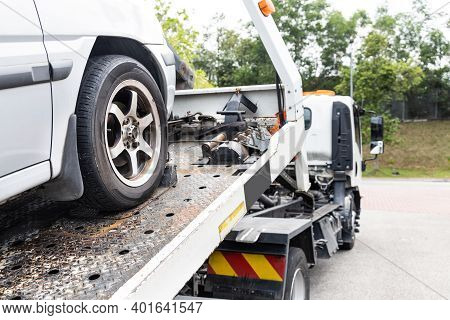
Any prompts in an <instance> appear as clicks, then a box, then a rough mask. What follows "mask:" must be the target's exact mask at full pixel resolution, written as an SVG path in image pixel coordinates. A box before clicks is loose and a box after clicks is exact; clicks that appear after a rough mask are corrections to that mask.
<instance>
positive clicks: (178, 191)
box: [0, 143, 239, 299]
mask: <svg viewBox="0 0 450 320" xmlns="http://www.w3.org/2000/svg"><path fill="white" fill-rule="evenodd" d="M170 149H171V154H173V155H176V157H175V158H176V162H175V164H176V165H177V166H178V183H177V185H176V186H174V187H168V188H159V189H158V190H157V191H156V192H155V194H154V195H153V197H152V198H151V199H150V200H149V201H148V202H147V203H146V204H144V205H142V206H141V207H139V208H137V209H135V210H131V211H126V212H121V213H118V214H115V215H109V216H108V215H102V214H98V213H95V212H90V211H89V210H86V209H83V208H73V205H72V208H71V206H70V205H67V204H54V203H49V202H44V201H42V200H39V199H35V200H34V201H29V199H28V197H25V199H16V200H14V201H13V202H12V203H9V204H6V205H4V206H3V208H2V207H0V210H1V217H2V218H1V220H6V219H8V220H9V219H10V218H11V217H13V216H15V217H16V222H15V224H16V225H19V227H20V226H23V225H24V224H29V223H30V221H32V225H28V226H27V227H26V228H25V230H21V231H22V233H20V234H19V235H17V234H16V235H15V237H12V238H11V237H10V238H9V239H8V241H3V242H2V243H1V244H0V256H1V257H2V259H1V260H0V299H12V298H16V299H19V298H20V299H109V298H112V297H113V296H114V294H117V293H118V290H120V289H121V288H122V289H124V288H126V283H127V282H128V281H129V280H130V279H132V278H133V277H134V276H136V275H138V276H139V272H141V276H142V271H143V269H145V273H146V274H149V273H151V272H152V269H154V268H156V267H157V266H158V265H159V262H160V260H163V259H165V258H167V256H169V255H170V254H171V253H172V247H175V246H176V245H177V244H179V243H181V242H183V240H185V239H186V236H187V235H188V233H189V232H191V231H192V230H193V229H195V228H196V226H197V224H199V223H200V222H201V221H200V220H203V219H202V217H199V216H200V214H201V213H202V212H203V211H204V209H205V208H207V207H209V206H210V205H211V204H212V203H213V202H214V201H215V200H216V199H217V198H218V197H219V196H220V195H221V194H222V193H223V192H224V191H225V190H226V189H227V188H228V187H230V186H231V185H232V184H233V182H235V181H236V180H238V178H239V176H237V175H233V174H234V173H235V172H236V170H237V168H235V167H233V166H231V167H226V166H201V165H193V164H191V163H194V162H195V161H196V160H197V159H199V158H200V157H201V148H200V147H199V146H198V143H177V144H174V145H172V146H171V147H170ZM18 217H19V218H18ZM55 217H59V219H57V220H56V221H55ZM17 219H19V220H17ZM24 221H27V222H26V223H25V222H24ZM9 223H11V222H9ZM46 223H48V224H49V225H48V226H38V225H37V224H44V225H45V224H46ZM3 225H6V222H5V223H4V224H3ZM8 227H12V226H8ZM216 230H217V229H216ZM203 247H204V246H203V245H202V244H201V243H200V244H199V249H200V248H203ZM174 250H176V249H174ZM188 253H189V252H188ZM191 254H192V255H196V253H195V252H191ZM203 258H207V257H203ZM194 260H195V259H194ZM197 267H198V266H197ZM181 268H182V267H181ZM166 277H167V278H166V279H165V280H166V285H168V283H170V282H171V281H170V278H176V275H175V274H167V275H166ZM168 279H169V280H168ZM187 280H188V278H186V281H187ZM181 283H182V282H181ZM124 286H125V287H124ZM131 286H132V284H131ZM179 289H181V288H178V290H179ZM125 290H126V289H125ZM119 294H120V293H119Z"/></svg>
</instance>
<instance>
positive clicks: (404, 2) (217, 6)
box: [172, 0, 450, 34]
mask: <svg viewBox="0 0 450 320" xmlns="http://www.w3.org/2000/svg"><path fill="white" fill-rule="evenodd" d="M172 1H173V5H174V7H175V8H184V9H187V11H188V12H189V14H190V17H191V24H192V25H193V26H194V27H195V28H196V29H197V30H199V31H204V30H205V29H206V28H207V27H208V26H209V25H210V23H211V19H212V17H214V15H216V13H223V14H224V15H225V26H227V27H229V28H237V27H238V26H239V24H237V23H236V22H237V21H239V20H242V21H243V22H247V21H250V18H249V16H248V13H247V11H246V9H245V7H244V5H243V3H242V0H209V1H208V0H189V1H186V0H172ZM328 2H329V3H330V4H331V6H332V7H333V8H334V9H336V10H339V11H341V12H342V13H343V14H344V15H346V16H347V17H349V16H351V15H352V14H353V13H354V12H355V11H356V10H359V9H365V10H366V11H367V12H368V13H369V14H370V16H374V15H375V12H376V9H377V8H378V7H379V6H382V5H385V4H387V5H388V7H389V9H390V12H392V13H399V12H408V11H410V10H411V4H412V0H390V1H387V0H357V1H355V0H328ZM427 3H428V4H429V8H430V11H431V12H433V11H435V10H437V9H439V8H440V7H441V6H443V5H445V4H447V6H446V7H445V8H444V9H442V10H441V11H445V12H447V13H450V1H448V0H427ZM434 24H435V25H436V26H438V27H441V28H442V27H443V25H444V24H445V20H440V21H435V22H434ZM447 34H448V33H447Z"/></svg>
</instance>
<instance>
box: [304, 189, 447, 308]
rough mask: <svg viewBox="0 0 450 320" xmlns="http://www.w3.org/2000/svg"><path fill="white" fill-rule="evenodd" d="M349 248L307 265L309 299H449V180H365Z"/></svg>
mask: <svg viewBox="0 0 450 320" xmlns="http://www.w3.org/2000/svg"><path fill="white" fill-rule="evenodd" d="M362 193H363V195H364V197H365V198H364V199H363V215H362V220H361V228H360V229H361V233H360V234H359V235H358V240H357V243H356V245H355V248H354V249H353V251H351V252H340V253H339V254H338V255H336V256H335V257H333V258H332V259H331V260H320V261H319V264H318V265H317V266H316V267H315V268H314V269H313V270H311V290H312V291H311V298H312V299H381V300H385V299H450V182H439V181H437V182H433V181H419V180H410V181H398V180H366V181H365V183H364V185H363V187H362Z"/></svg>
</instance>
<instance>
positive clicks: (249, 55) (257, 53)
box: [194, 16, 275, 87]
mask: <svg viewBox="0 0 450 320" xmlns="http://www.w3.org/2000/svg"><path fill="white" fill-rule="evenodd" d="M222 20H223V16H218V17H216V18H215V20H214V26H216V27H215V28H214V27H211V28H210V29H209V30H210V31H209V33H207V34H206V35H205V39H204V41H205V42H212V43H214V44H215V46H216V48H215V50H214V51H212V50H209V49H207V48H204V47H203V48H201V50H200V51H199V54H198V57H197V59H196V60H195V61H194V65H195V67H196V68H200V69H202V70H205V72H206V74H207V77H208V79H209V81H211V82H213V83H215V84H216V85H217V86H219V87H227V86H241V85H255V84H267V83H273V82H274V81H275V71H274V68H273V66H272V64H271V63H270V58H269V56H268V55H267V53H266V50H265V48H264V46H263V44H262V43H261V41H260V40H259V39H258V38H253V37H242V36H241V35H240V34H238V33H237V32H236V31H233V30H228V29H226V28H223V27H221V24H222Z"/></svg>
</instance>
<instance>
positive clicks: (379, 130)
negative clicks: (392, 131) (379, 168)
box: [370, 117, 384, 155]
mask: <svg viewBox="0 0 450 320" xmlns="http://www.w3.org/2000/svg"><path fill="white" fill-rule="evenodd" d="M370 129H371V142H370V154H372V155H380V154H383V153H384V141H383V140H384V119H383V117H372V118H371V119H370Z"/></svg>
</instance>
